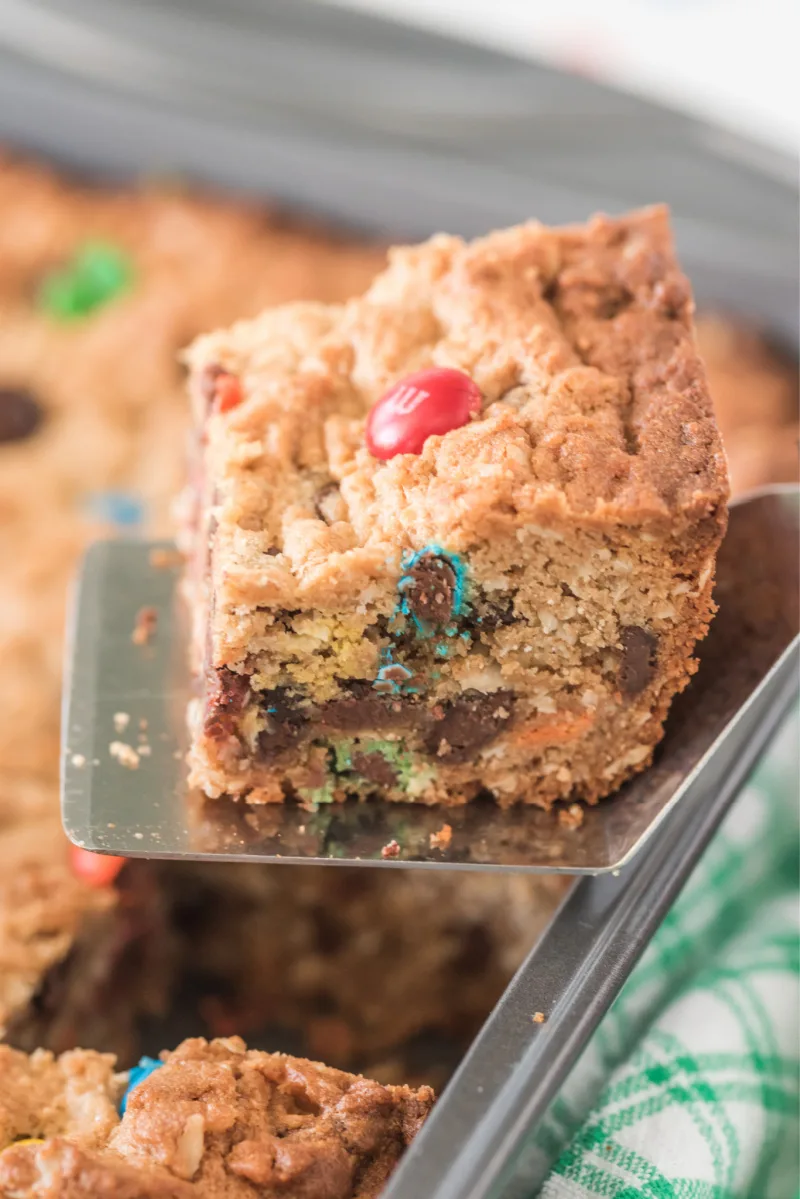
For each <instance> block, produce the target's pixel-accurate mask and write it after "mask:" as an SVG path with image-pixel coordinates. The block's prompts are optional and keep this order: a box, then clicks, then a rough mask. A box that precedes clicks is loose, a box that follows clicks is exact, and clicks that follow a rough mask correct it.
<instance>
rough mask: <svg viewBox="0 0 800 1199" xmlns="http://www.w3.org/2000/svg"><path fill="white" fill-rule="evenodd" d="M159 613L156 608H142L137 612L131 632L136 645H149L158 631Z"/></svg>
mask: <svg viewBox="0 0 800 1199" xmlns="http://www.w3.org/2000/svg"><path fill="white" fill-rule="evenodd" d="M157 620H158V613H157V612H156V610H155V608H140V609H139V611H138V612H137V613H136V623H135V624H134V626H133V632H132V633H131V641H132V642H133V644H134V645H147V643H148V642H149V641H150V639H151V637H152V636H153V634H154V633H155V631H156V622H157Z"/></svg>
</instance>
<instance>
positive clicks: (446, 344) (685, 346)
mask: <svg viewBox="0 0 800 1199" xmlns="http://www.w3.org/2000/svg"><path fill="white" fill-rule="evenodd" d="M692 309H693V305H692V300H691V294H690V290H689V286H688V283H687V281H686V280H685V278H684V276H683V275H682V274H681V273H680V271H679V269H678V267H677V265H676V262H675V258H674V254H673V249H672V242H671V236H670V232H669V226H668V221H667V215H666V211H665V210H664V209H661V208H655V209H647V210H644V211H641V212H638V213H633V214H631V215H629V216H627V217H623V218H619V219H616V220H614V219H610V218H605V217H597V218H595V219H594V220H593V221H591V222H590V223H589V224H588V225H586V226H581V227H568V228H565V229H546V228H544V227H542V226H540V225H537V224H534V223H531V224H528V225H523V226H520V227H518V228H515V229H511V230H506V231H503V232H500V233H494V234H490V235H489V236H488V237H485V238H480V239H478V240H476V241H475V242H472V243H469V244H465V243H464V242H462V241H461V240H459V239H457V238H451V237H445V236H440V237H436V238H434V239H433V240H432V241H430V242H427V243H425V244H424V245H422V246H420V247H412V248H404V249H399V250H394V251H392V253H391V255H390V264H389V267H388V269H387V270H386V271H385V272H384V274H383V275H381V276H379V277H378V279H377V280H376V281H375V283H374V284H373V286H372V287H371V288H370V290H369V291H368V292H367V294H366V295H365V296H364V297H363V299H359V300H353V301H351V302H350V303H349V304H347V305H345V306H344V307H340V308H336V307H327V308H325V307H322V306H319V305H316V306H313V305H304V306H295V307H289V308H283V309H279V310H273V311H270V312H267V313H265V314H264V315H263V316H262V317H260V318H258V319H257V320H256V321H254V322H246V323H240V324H238V325H235V326H234V327H233V328H232V329H231V330H229V331H227V332H223V333H219V334H212V335H210V336H207V337H203V338H201V339H200V340H199V341H198V342H196V343H195V345H194V346H193V347H192V349H191V351H190V352H189V361H190V365H191V368H192V372H193V378H194V389H193V390H194V396H195V405H196V420H197V422H198V424H202V425H204V428H205V434H204V435H205V437H206V439H207V446H208V448H207V452H206V470H207V474H208V480H209V481H208V493H209V502H210V503H212V504H213V509H214V520H215V533H214V559H213V570H214V578H213V585H212V586H213V593H214V596H215V599H216V601H217V614H216V624H215V628H214V631H215V640H214V650H215V652H214V657H215V663H216V664H222V662H223V661H225V660H230V657H231V654H230V652H227V653H226V652H225V650H224V649H223V645H222V643H223V642H227V641H228V639H229V638H230V636H231V630H230V628H226V627H225V626H229V625H230V624H231V622H232V617H231V609H232V608H233V607H234V606H239V607H240V606H241V605H254V606H255V605H259V606H262V607H266V608H275V607H279V606H283V607H292V606H314V607H317V608H322V609H328V610H330V609H341V608H342V607H345V606H346V605H348V604H352V603H358V602H359V601H361V602H363V599H364V594H365V590H366V591H369V589H370V587H371V586H372V587H374V586H376V585H377V586H380V581H381V580H382V577H383V576H384V575H385V574H386V572H387V565H388V568H389V573H394V574H396V573H397V571H398V570H399V555H400V553H401V552H402V551H403V550H407V549H418V548H420V547H421V546H422V545H425V544H426V543H434V544H442V545H446V546H447V547H448V548H450V549H454V550H462V549H464V548H466V547H468V546H471V545H475V544H477V543H480V542H481V541H483V540H486V539H487V538H490V537H497V536H500V535H504V534H512V533H513V531H514V529H515V528H521V527H524V526H525V525H528V524H531V523H540V524H545V525H546V524H550V523H552V522H553V521H557V520H570V519H572V520H579V521H581V522H583V523H586V524H591V525H594V526H601V527H602V526H607V527H609V528H613V527H614V526H616V525H619V524H625V525H629V526H630V525H634V526H637V527H641V528H658V529H662V530H663V529H664V528H665V527H666V526H669V527H670V528H671V529H672V530H676V529H680V528H685V527H689V526H691V525H692V524H694V523H695V522H696V521H697V520H699V519H701V518H702V517H703V516H705V515H708V514H709V513H712V512H714V511H716V510H718V509H719V508H720V507H721V506H723V505H724V503H725V500H726V498H727V479H726V471H725V460H724V455H723V453H722V447H721V444H720V440H719V435H718V433H717V430H716V426H715V423H714V419H713V413H712V409H711V402H710V399H709V396H708V390H707V387H706V384H705V378H704V374H703V369H702V366H701V364H700V361H699V358H698V356H697V351H696V348H695V344H694V338H693V332H692V320H691V318H692ZM215 364H216V365H222V366H223V367H224V368H225V369H228V370H230V371H231V372H232V373H234V374H236V375H237V376H238V377H239V378H240V380H241V382H242V384H243V388H244V394H245V397H246V398H245V401H244V403H243V404H242V405H241V406H240V407H239V408H237V409H235V410H234V411H232V412H227V413H224V414H218V415H211V416H210V418H208V419H207V413H206V405H207V397H206V396H205V394H204V393H203V386H202V372H203V371H204V369H206V368H208V367H209V366H211V365H215ZM430 364H437V365H448V366H455V367H458V368H460V369H462V370H465V371H467V372H468V373H469V374H470V375H471V376H472V377H473V378H474V379H475V380H476V382H477V383H478V385H479V386H480V388H481V390H482V392H483V394H484V407H483V412H482V414H481V416H480V417H479V418H478V419H477V420H475V421H473V422H472V423H470V424H469V425H467V426H465V427H463V428H461V429H457V430H454V431H453V432H451V433H448V434H446V435H445V436H444V437H431V438H429V439H428V441H427V442H426V444H425V446H424V448H423V451H422V453H421V454H419V455H399V456H398V457H396V458H394V459H392V460H391V461H389V462H388V463H379V462H377V461H376V460H375V459H374V458H372V457H371V455H370V454H369V452H368V451H367V449H366V447H365V446H364V444H363V417H364V414H365V413H366V411H367V410H368V409H369V407H370V406H371V405H372V404H373V403H375V401H376V400H377V399H378V398H379V397H380V396H381V394H382V393H383V392H384V390H385V389H386V388H387V387H388V386H389V385H390V384H392V383H394V382H395V381H396V380H397V379H398V378H400V377H402V376H403V375H404V374H406V373H408V372H409V371H412V370H415V369H419V368H421V367H424V366H427V365H430ZM331 479H333V480H335V481H336V482H338V483H339V484H340V489H341V495H342V499H343V501H344V509H345V510H346V516H345V518H344V519H341V520H337V521H335V522H334V523H333V524H331V525H329V524H328V523H327V522H326V521H325V519H324V518H321V517H320V516H319V515H318V514H317V513H316V512H315V510H314V504H313V500H314V494H315V492H316V491H317V490H318V488H319V487H320V485H321V484H322V483H325V482H328V481H330V480H331ZM343 515H344V513H343ZM276 549H277V550H278V551H279V552H278V553H277V555H276V553H275V551H276ZM394 581H396V580H394V579H393V580H392V582H394Z"/></svg>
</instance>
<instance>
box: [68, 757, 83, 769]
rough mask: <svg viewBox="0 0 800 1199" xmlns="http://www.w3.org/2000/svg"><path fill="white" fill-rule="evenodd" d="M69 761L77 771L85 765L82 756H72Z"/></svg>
mask: <svg viewBox="0 0 800 1199" xmlns="http://www.w3.org/2000/svg"><path fill="white" fill-rule="evenodd" d="M70 761H71V762H72V765H73V766H77V767H78V768H79V769H80V767H81V766H85V765H86V758H85V757H84V756H83V754H73V755H72V757H71V758H70Z"/></svg>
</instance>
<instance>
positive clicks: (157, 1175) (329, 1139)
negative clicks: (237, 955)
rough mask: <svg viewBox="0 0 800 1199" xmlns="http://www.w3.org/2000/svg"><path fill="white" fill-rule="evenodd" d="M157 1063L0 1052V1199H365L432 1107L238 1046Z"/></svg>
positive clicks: (209, 1046)
mask: <svg viewBox="0 0 800 1199" xmlns="http://www.w3.org/2000/svg"><path fill="white" fill-rule="evenodd" d="M161 1057H162V1061H151V1062H147V1063H145V1064H144V1065H143V1067H140V1068H137V1069H136V1070H133V1071H131V1072H130V1075H129V1076H127V1077H126V1076H124V1075H119V1074H115V1072H114V1059H113V1057H112V1056H111V1055H103V1054H98V1053H95V1052H93V1051H91V1050H75V1051H73V1052H70V1053H66V1054H64V1055H63V1056H62V1057H60V1058H54V1057H53V1056H52V1054H50V1053H47V1052H44V1051H42V1050H38V1051H37V1052H36V1053H34V1054H32V1055H31V1056H30V1057H27V1056H26V1055H24V1054H22V1053H19V1052H17V1051H15V1050H13V1049H9V1048H8V1047H7V1046H0V1149H2V1152H0V1199H12V1197H15V1196H20V1195H25V1196H28V1199H36V1197H37V1196H38V1197H40V1199H45V1197H46V1199H98V1196H100V1195H107V1196H109V1197H110V1196H117V1195H118V1196H120V1197H122V1196H125V1199H157V1197H163V1199H247V1197H248V1196H253V1199H255V1196H257V1195H263V1196H270V1195H274V1196H278V1195H286V1196H290V1195H297V1196H300V1195H302V1196H304V1197H305V1199H374V1197H375V1196H377V1195H378V1194H379V1193H380V1192H381V1190H382V1189H383V1186H384V1184H385V1182H386V1180H387V1178H388V1177H389V1175H390V1173H391V1171H392V1169H393V1168H394V1166H395V1165H396V1163H397V1161H398V1159H399V1157H400V1155H401V1154H402V1152H403V1150H404V1149H405V1148H406V1146H407V1145H408V1144H409V1143H410V1142H411V1140H412V1139H413V1137H414V1135H415V1133H416V1132H417V1131H418V1129H419V1127H420V1126H421V1124H422V1122H423V1121H424V1119H425V1117H426V1115H427V1114H428V1112H429V1110H430V1108H431V1105H432V1102H433V1092H432V1091H431V1090H430V1088H428V1087H422V1088H420V1089H419V1090H416V1091H415V1090H412V1089H411V1088H409V1087H384V1086H381V1085H380V1084H379V1083H376V1082H372V1081H370V1080H369V1079H366V1078H361V1077H357V1076H355V1075H352V1074H345V1073H343V1072H341V1071H339V1070H333V1069H331V1068H329V1067H327V1066H323V1065H320V1064H319V1063H317V1062H309V1061H304V1060H301V1059H298V1058H293V1057H288V1056H286V1055H284V1054H278V1053H275V1054H271V1053H261V1052H257V1051H252V1050H248V1049H247V1048H246V1046H245V1044H244V1042H243V1041H241V1040H240V1039H239V1038H238V1037H231V1038H227V1039H220V1040H215V1041H212V1042H207V1041H204V1040H202V1039H199V1038H197V1039H194V1040H189V1041H184V1043H183V1044H182V1045H180V1046H179V1047H178V1048H177V1049H176V1050H174V1052H172V1053H164V1054H162V1055H161ZM119 1111H122V1115H121V1116H120V1115H119V1114H118V1112H119Z"/></svg>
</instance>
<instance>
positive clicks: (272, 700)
mask: <svg viewBox="0 0 800 1199" xmlns="http://www.w3.org/2000/svg"><path fill="white" fill-rule="evenodd" d="M259 706H260V707H261V709H262V711H264V712H266V715H267V720H268V724H267V727H266V728H265V729H264V730H263V732H261V733H259V736H258V747H259V750H260V751H261V756H262V757H264V758H268V757H271V756H272V755H273V754H279V753H282V752H283V751H284V750H286V749H289V748H290V746H292V745H294V744H295V742H296V741H298V740H299V739H300V737H301V736H302V734H303V731H304V730H305V727H306V725H307V724H308V723H309V719H310V718H311V716H312V715H313V713H312V711H311V710H310V709H308V708H300V707H299V706H298V703H297V700H296V699H294V698H293V697H292V696H291V695H290V694H289V692H288V691H287V690H286V688H285V687H275V688H273V690H272V691H262V692H261V693H260V695H259Z"/></svg>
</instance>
